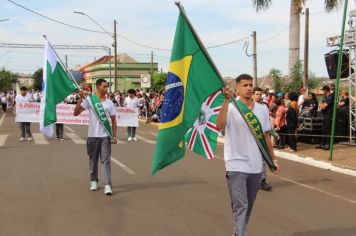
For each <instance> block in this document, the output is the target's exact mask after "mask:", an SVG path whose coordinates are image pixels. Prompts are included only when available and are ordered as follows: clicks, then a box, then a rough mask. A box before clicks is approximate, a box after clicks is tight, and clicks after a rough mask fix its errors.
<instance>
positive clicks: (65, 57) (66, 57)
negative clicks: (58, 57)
mask: <svg viewBox="0 0 356 236" xmlns="http://www.w3.org/2000/svg"><path fill="white" fill-rule="evenodd" d="M64 59H65V62H66V67H67V68H68V55H67V54H66V55H65V56H64Z"/></svg>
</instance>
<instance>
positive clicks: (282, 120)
mask: <svg viewBox="0 0 356 236" xmlns="http://www.w3.org/2000/svg"><path fill="white" fill-rule="evenodd" d="M276 104H277V106H278V109H277V112H276V119H275V120H274V124H275V127H276V131H277V132H278V134H279V140H278V143H276V144H277V147H278V148H279V149H284V146H285V139H286V133H287V126H286V110H287V108H286V107H285V105H284V100H283V99H282V98H279V99H277V102H276Z"/></svg>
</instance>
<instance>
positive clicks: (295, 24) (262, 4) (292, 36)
mask: <svg viewBox="0 0 356 236" xmlns="http://www.w3.org/2000/svg"><path fill="white" fill-rule="evenodd" d="M252 1H253V5H254V6H255V8H256V10H257V11H261V10H266V9H268V8H269V7H270V6H271V5H272V0H252ZM304 2H305V0H291V2H290V19H289V61H288V62H289V63H288V69H289V75H290V74H291V72H292V70H293V67H294V65H295V64H296V63H297V62H298V61H299V49H300V48H299V47H300V46H299V45H300V13H301V12H302V9H303V4H304ZM342 2H343V0H324V8H325V11H326V12H330V11H332V10H334V9H336V8H337V7H338V6H339V5H341V3H342Z"/></svg>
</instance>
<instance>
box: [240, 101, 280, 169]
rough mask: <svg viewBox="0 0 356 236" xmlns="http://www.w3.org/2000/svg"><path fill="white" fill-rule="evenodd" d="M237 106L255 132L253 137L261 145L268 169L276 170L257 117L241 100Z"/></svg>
mask: <svg viewBox="0 0 356 236" xmlns="http://www.w3.org/2000/svg"><path fill="white" fill-rule="evenodd" d="M235 104H237V105H238V106H239V108H240V110H241V111H242V113H243V115H244V118H245V121H246V123H247V124H248V125H249V126H250V128H251V130H252V131H253V135H254V136H255V138H256V139H255V140H256V142H259V143H260V144H261V145H258V147H259V149H260V151H261V154H262V157H263V159H264V160H265V162H266V163H267V165H268V167H269V168H270V170H271V171H274V170H276V166H275V165H274V163H273V159H272V155H271V153H270V152H269V149H268V147H267V143H266V139H265V135H264V131H263V129H262V125H261V123H260V121H259V120H258V118H257V116H256V115H255V114H254V113H253V112H252V111H251V110H250V109H249V108H248V107H247V106H246V105H245V104H243V103H242V102H241V101H240V100H238V101H237V102H236V103H235Z"/></svg>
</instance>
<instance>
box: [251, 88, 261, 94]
mask: <svg viewBox="0 0 356 236" xmlns="http://www.w3.org/2000/svg"><path fill="white" fill-rule="evenodd" d="M255 92H262V93H263V89H261V88H260V87H254V88H253V93H255Z"/></svg>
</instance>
